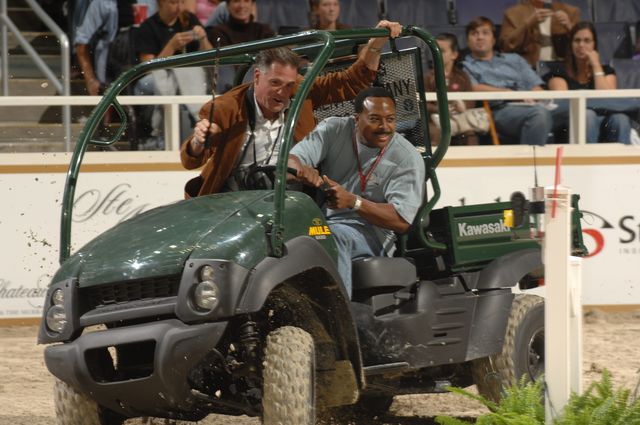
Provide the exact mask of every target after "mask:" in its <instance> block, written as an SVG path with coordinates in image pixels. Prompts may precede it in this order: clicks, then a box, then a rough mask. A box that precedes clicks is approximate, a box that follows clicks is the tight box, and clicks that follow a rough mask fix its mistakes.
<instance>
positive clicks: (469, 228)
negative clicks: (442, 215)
mask: <svg viewBox="0 0 640 425" xmlns="http://www.w3.org/2000/svg"><path fill="white" fill-rule="evenodd" d="M508 231H509V228H508V227H507V226H505V225H504V220H500V221H499V222H498V223H488V224H467V223H458V233H460V236H483V235H491V234H493V233H503V232H508Z"/></svg>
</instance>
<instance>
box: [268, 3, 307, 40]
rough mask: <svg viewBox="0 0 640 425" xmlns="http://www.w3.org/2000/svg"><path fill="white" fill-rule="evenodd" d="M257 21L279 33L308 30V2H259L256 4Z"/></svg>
mask: <svg viewBox="0 0 640 425" xmlns="http://www.w3.org/2000/svg"><path fill="white" fill-rule="evenodd" d="M256 7H257V8H258V21H260V22H265V23H267V24H269V25H270V26H271V28H273V30H274V31H276V32H278V33H280V32H281V29H283V30H284V32H287V33H291V32H293V29H294V28H296V29H306V28H309V2H308V0H260V1H259V2H256Z"/></svg>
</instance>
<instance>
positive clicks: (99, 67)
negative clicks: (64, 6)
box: [74, 0, 135, 96]
mask: <svg viewBox="0 0 640 425" xmlns="http://www.w3.org/2000/svg"><path fill="white" fill-rule="evenodd" d="M133 3H135V1H134V0H104V1H92V2H91V3H90V4H89V5H88V6H87V8H86V9H85V12H84V16H83V17H82V21H81V24H80V26H79V27H78V28H77V30H76V32H75V40H74V44H75V48H76V55H77V58H78V64H79V65H80V70H81V71H82V75H83V78H84V82H85V86H86V89H87V94H89V95H91V96H96V95H98V94H99V93H101V92H102V91H103V88H104V86H105V85H106V84H108V83H109V78H108V77H110V76H108V75H107V55H108V53H109V44H110V43H111V42H112V41H113V40H114V38H115V37H116V35H117V33H118V30H119V28H123V27H127V26H130V25H131V24H132V23H133V12H132V9H131V6H132V4H133Z"/></svg>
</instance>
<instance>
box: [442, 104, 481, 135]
mask: <svg viewBox="0 0 640 425" xmlns="http://www.w3.org/2000/svg"><path fill="white" fill-rule="evenodd" d="M450 120H451V135H452V136H457V135H459V134H463V133H466V132H469V131H473V132H476V133H478V134H486V133H488V132H489V115H488V114H487V111H485V110H484V108H472V109H467V110H466V111H464V112H460V113H459V114H451V116H450Z"/></svg>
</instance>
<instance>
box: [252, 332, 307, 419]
mask: <svg viewBox="0 0 640 425" xmlns="http://www.w3.org/2000/svg"><path fill="white" fill-rule="evenodd" d="M262 378H263V394H262V409H263V415H262V423H263V424H265V425H276V424H299V425H312V424H315V421H316V411H315V410H316V409H315V407H316V400H315V398H316V397H315V350H314V344H313V338H312V337H311V335H309V334H308V333H307V332H305V331H303V330H302V329H300V328H296V327H292V326H284V327H282V328H278V329H276V330H274V331H273V332H271V333H270V334H269V335H268V336H267V343H266V347H265V354H264V361H263V370H262Z"/></svg>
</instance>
